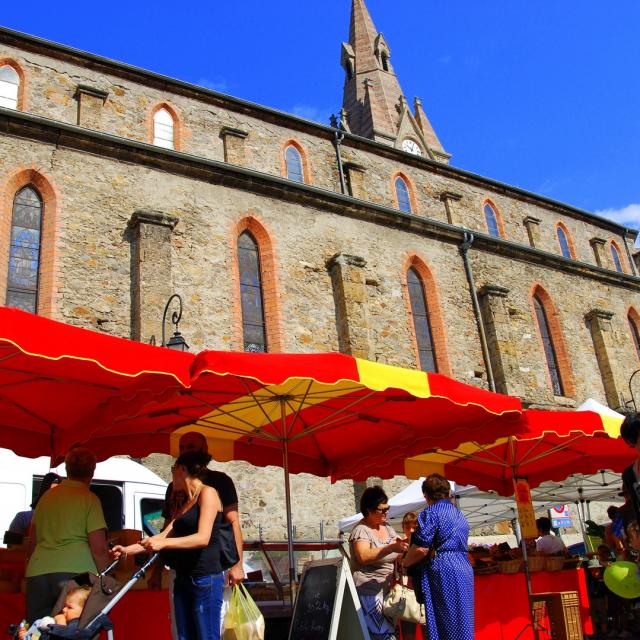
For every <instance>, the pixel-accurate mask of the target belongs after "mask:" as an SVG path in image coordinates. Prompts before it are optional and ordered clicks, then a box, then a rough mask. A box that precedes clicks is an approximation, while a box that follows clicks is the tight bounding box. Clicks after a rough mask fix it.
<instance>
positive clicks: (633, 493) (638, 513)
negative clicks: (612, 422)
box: [620, 413, 640, 526]
mask: <svg viewBox="0 0 640 640" xmlns="http://www.w3.org/2000/svg"><path fill="white" fill-rule="evenodd" d="M620 437H621V438H622V439H623V440H624V441H625V442H626V443H627V444H628V445H629V446H630V447H632V448H633V449H634V450H635V453H636V456H637V457H636V460H635V461H634V462H633V463H632V464H630V465H629V466H628V467H627V468H626V469H625V470H624V471H623V472H622V487H623V493H625V494H626V495H625V505H623V507H621V509H622V510H623V518H624V521H625V526H628V525H629V523H630V522H631V521H633V520H635V521H636V522H640V494H639V489H640V487H639V485H638V480H640V413H630V414H629V415H628V416H627V417H626V418H625V419H624V421H623V422H622V425H621V427H620ZM627 498H628V501H629V502H630V503H631V505H632V506H633V512H634V513H635V517H633V516H632V515H631V513H630V511H631V510H630V509H624V507H625V506H627Z"/></svg>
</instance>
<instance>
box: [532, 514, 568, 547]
mask: <svg viewBox="0 0 640 640" xmlns="http://www.w3.org/2000/svg"><path fill="white" fill-rule="evenodd" d="M536 527H538V536H539V538H538V539H537V540H536V551H537V552H538V554H539V555H541V556H562V555H567V547H566V545H565V543H564V542H563V541H562V538H561V537H560V536H555V535H553V534H552V533H551V518H547V517H542V518H538V519H537V520H536Z"/></svg>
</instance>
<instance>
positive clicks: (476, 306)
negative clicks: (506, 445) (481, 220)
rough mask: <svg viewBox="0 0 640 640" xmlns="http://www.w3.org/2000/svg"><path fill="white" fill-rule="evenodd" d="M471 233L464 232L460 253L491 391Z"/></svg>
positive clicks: (491, 373)
mask: <svg viewBox="0 0 640 640" xmlns="http://www.w3.org/2000/svg"><path fill="white" fill-rule="evenodd" d="M474 239H475V238H474V237H473V233H471V232H470V231H465V232H464V239H463V241H462V244H461V245H460V255H461V256H462V261H463V262H464V270H465V273H466V274H467V282H468V283H469V289H470V290H471V302H472V304H473V312H474V313H475V316H476V323H477V325H478V333H479V334H480V346H481V347H482V357H483V358H484V366H485V367H486V369H487V382H488V383H489V389H491V391H495V390H496V382H495V380H494V379H493V368H492V367H491V360H490V359H489V347H488V346H487V334H486V333H485V332H484V324H483V322H482V314H481V312H480V303H479V302H478V292H477V291H476V282H475V280H474V278H473V270H472V268H471V262H470V261H469V249H471V245H472V244H473V241H474Z"/></svg>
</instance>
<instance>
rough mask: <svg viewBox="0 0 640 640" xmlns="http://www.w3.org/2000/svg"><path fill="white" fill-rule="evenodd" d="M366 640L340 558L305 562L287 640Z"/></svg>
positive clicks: (355, 601)
mask: <svg viewBox="0 0 640 640" xmlns="http://www.w3.org/2000/svg"><path fill="white" fill-rule="evenodd" d="M342 639H344V640H357V639H363V640H369V635H368V633H367V630H366V627H365V624H364V618H363V616H362V610H361V607H360V601H359V600H358V596H357V594H356V590H355V586H354V585H353V580H352V578H351V572H350V571H349V568H348V566H347V564H346V561H345V559H344V558H331V559H328V560H316V561H314V562H309V563H308V564H307V565H306V566H305V569H304V572H303V574H302V579H301V581H300V589H299V591H298V597H297V598H296V603H295V607H294V610H293V619H292V621H291V630H290V632H289V640H342Z"/></svg>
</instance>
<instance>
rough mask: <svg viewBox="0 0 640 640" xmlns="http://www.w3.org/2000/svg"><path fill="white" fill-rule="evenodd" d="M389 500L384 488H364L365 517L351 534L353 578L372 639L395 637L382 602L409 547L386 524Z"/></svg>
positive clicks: (392, 625) (361, 499) (361, 504)
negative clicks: (398, 558) (396, 565)
mask: <svg viewBox="0 0 640 640" xmlns="http://www.w3.org/2000/svg"><path fill="white" fill-rule="evenodd" d="M388 501H389V500H388V498H387V494H386V493H385V492H384V491H383V489H382V487H378V486H376V487H369V488H368V489H365V491H364V493H363V494H362V497H361V498H360V511H361V512H362V515H363V516H364V517H363V519H362V520H360V522H359V523H358V524H357V525H356V526H355V527H354V529H353V531H352V532H351V535H350V536H349V545H350V548H351V571H352V572H353V581H354V583H355V585H356V591H357V592H358V596H359V598H360V603H361V604H362V609H363V612H364V617H365V620H366V623H367V628H368V629H369V635H370V636H371V640H395V638H396V632H395V627H394V624H393V622H392V621H391V620H389V618H387V617H385V615H384V613H383V611H382V604H383V602H384V598H385V596H386V595H387V593H389V590H390V589H391V585H392V582H393V574H394V562H395V560H396V559H397V557H398V554H400V553H404V552H405V551H406V550H407V543H406V542H404V541H402V540H400V538H398V536H397V534H396V532H395V531H394V530H393V528H392V527H391V525H389V524H387V514H388V513H389V505H388Z"/></svg>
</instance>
